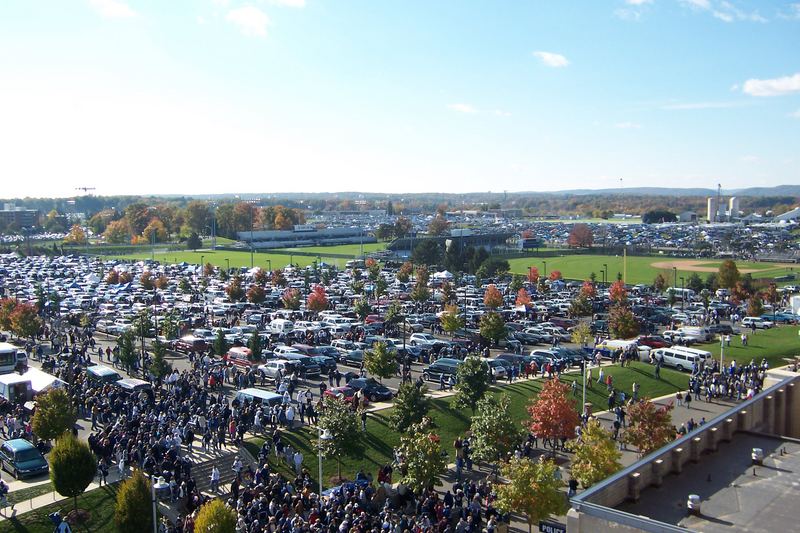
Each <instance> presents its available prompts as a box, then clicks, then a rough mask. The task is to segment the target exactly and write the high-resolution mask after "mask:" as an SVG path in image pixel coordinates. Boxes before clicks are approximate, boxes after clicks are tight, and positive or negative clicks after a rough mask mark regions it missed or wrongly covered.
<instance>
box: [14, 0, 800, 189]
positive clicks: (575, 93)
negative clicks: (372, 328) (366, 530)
mask: <svg viewBox="0 0 800 533" xmlns="http://www.w3.org/2000/svg"><path fill="white" fill-rule="evenodd" d="M799 1H800V0H796V1H795V2H792V1H783V2H778V1H768V0H766V1H745V0H727V1H726V0H608V1H606V0H584V1H569V2H568V1H564V0H561V1H552V2H544V1H529V2H523V1H521V0H520V1H516V2H501V1H498V2H488V1H484V2H477V1H450V0H437V1H434V2H431V1H420V2H417V1H402V2H400V1H394V2H389V1H378V0H340V1H338V2H333V1H330V0H250V1H247V2H242V1H238V0H198V1H189V0H170V1H164V0H125V1H123V0H52V1H37V0H31V1H8V2H2V3H0V154H2V156H0V175H2V176H3V180H2V181H3V189H4V191H3V194H2V195H0V196H4V197H9V196H16V195H23V196H24V195H30V196H39V195H42V196H44V195H59V196H68V195H72V194H75V191H74V187H80V186H92V187H96V188H97V189H96V192H97V193H98V194H120V193H132V194H137V193H142V194H143V193H185V194H191V193H224V192H236V193H247V192H290V191H315V192H319V191H345V190H350V191H353V190H358V191H370V192H429V191H441V192H470V191H502V190H509V191H546V190H560V189H570V188H605V187H618V186H620V178H621V179H622V186H623V187H633V186H661V187H684V186H691V187H695V186H697V187H711V188H714V187H716V185H717V183H721V184H722V186H723V187H724V188H737V187H747V186H756V185H757V186H769V185H777V184H786V183H790V184H796V183H800V170H798V169H800V155H799V154H800V3H798V2H799Z"/></svg>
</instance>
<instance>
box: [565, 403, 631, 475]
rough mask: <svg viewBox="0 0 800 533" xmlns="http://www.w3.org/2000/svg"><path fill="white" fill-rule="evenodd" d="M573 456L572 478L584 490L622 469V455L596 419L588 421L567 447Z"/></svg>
mask: <svg viewBox="0 0 800 533" xmlns="http://www.w3.org/2000/svg"><path fill="white" fill-rule="evenodd" d="M567 446H568V448H569V449H571V450H572V451H573V453H574V454H575V456H574V457H573V459H572V477H573V478H575V479H577V480H578V481H579V482H580V483H581V485H583V486H584V487H585V488H588V487H590V486H591V485H594V484H595V483H597V482H598V481H601V480H603V479H605V478H607V477H608V476H610V475H611V474H614V473H615V472H617V471H618V470H619V469H620V468H622V464H621V463H620V459H621V458H622V453H621V452H620V451H619V449H618V448H617V443H616V442H615V441H614V439H613V438H612V437H611V433H610V432H609V431H608V430H606V429H605V428H603V426H602V425H601V424H600V422H599V421H598V420H597V419H590V420H589V421H588V422H587V423H586V425H585V426H584V427H583V429H581V434H580V436H579V437H577V438H576V439H574V440H572V441H570V443H569V444H568V445H567Z"/></svg>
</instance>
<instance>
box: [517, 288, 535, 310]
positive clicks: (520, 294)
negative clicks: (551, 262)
mask: <svg viewBox="0 0 800 533" xmlns="http://www.w3.org/2000/svg"><path fill="white" fill-rule="evenodd" d="M514 303H515V304H516V305H525V306H528V305H530V303H531V296H530V294H528V291H526V290H525V287H521V288H520V289H519V290H518V291H517V299H516V301H515V302H514Z"/></svg>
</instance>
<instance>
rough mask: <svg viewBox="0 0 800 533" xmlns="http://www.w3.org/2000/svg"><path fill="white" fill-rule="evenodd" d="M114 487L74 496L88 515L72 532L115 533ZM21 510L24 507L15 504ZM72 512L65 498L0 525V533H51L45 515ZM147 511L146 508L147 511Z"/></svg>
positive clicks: (6, 512)
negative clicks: (86, 520)
mask: <svg viewBox="0 0 800 533" xmlns="http://www.w3.org/2000/svg"><path fill="white" fill-rule="evenodd" d="M116 494H117V485H116V484H115V485H110V486H105V487H101V488H98V489H94V490H91V491H89V492H87V493H85V494H83V495H82V496H79V497H78V508H79V509H85V510H87V511H89V512H90V513H91V516H90V518H89V520H88V522H87V523H85V524H82V525H81V526H79V527H73V529H72V530H73V531H75V532H76V533H77V532H78V531H88V532H91V533H105V532H108V533H111V532H114V531H117V528H116V525H115V524H114V506H115V503H116ZM18 505H19V506H20V507H21V508H22V509H25V504H24V503H22V504H18ZM71 510H72V499H71V498H70V499H66V500H63V501H61V502H58V503H54V504H52V505H48V506H46V507H40V508H38V509H33V510H32V511H29V512H27V513H25V514H23V515H20V516H19V517H15V518H12V519H10V520H3V521H2V522H0V533H6V532H12V531H13V532H17V533H22V532H24V533H52V531H53V523H52V522H51V521H50V519H49V518H47V515H48V514H50V513H53V512H55V511H61V516H66V514H67V513H68V512H69V511H71ZM148 512H149V509H148ZM9 513H10V508H6V510H5V514H6V516H8V514H9Z"/></svg>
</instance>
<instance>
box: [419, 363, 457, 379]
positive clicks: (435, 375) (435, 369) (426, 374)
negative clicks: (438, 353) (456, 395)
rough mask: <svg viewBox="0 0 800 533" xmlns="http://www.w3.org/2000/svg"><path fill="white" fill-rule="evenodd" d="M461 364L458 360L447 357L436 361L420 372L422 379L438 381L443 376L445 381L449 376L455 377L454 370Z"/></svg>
mask: <svg viewBox="0 0 800 533" xmlns="http://www.w3.org/2000/svg"><path fill="white" fill-rule="evenodd" d="M461 363H462V361H461V360H460V359H451V358H449V357H443V358H441V359H437V360H436V361H434V362H433V363H431V364H430V365H429V366H428V368H426V369H425V370H423V371H422V379H425V380H427V381H439V378H440V377H441V376H444V378H445V380H447V379H448V378H449V377H450V376H455V375H456V369H458V365H460V364H461Z"/></svg>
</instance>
